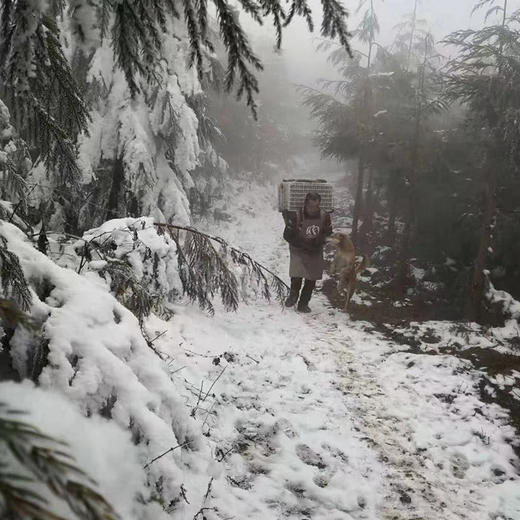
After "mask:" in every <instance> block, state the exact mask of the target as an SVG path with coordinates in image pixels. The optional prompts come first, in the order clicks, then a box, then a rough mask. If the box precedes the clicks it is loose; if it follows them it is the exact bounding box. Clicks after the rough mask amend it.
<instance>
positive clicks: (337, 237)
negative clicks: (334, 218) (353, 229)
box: [326, 233, 349, 247]
mask: <svg viewBox="0 0 520 520" xmlns="http://www.w3.org/2000/svg"><path fill="white" fill-rule="evenodd" d="M326 240H327V242H328V243H329V244H333V245H335V246H338V247H341V246H344V245H346V244H347V242H348V240H349V238H348V235H346V234H345V233H332V235H330V236H328V237H327V239H326Z"/></svg>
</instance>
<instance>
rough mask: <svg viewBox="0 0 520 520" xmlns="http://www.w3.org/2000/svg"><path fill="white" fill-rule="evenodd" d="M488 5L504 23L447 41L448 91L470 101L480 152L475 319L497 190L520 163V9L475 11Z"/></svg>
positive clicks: (495, 5) (498, 6) (504, 6)
mask: <svg viewBox="0 0 520 520" xmlns="http://www.w3.org/2000/svg"><path fill="white" fill-rule="evenodd" d="M484 7H487V8H488V10H487V13H486V19H488V18H489V17H490V16H492V15H494V14H499V15H500V21H499V22H498V23H496V24H493V25H488V26H486V27H484V28H483V29H479V30H465V31H457V32H455V33H453V34H451V35H450V36H449V37H447V38H446V39H445V42H446V43H448V44H450V45H454V46H456V47H458V49H459V53H458V55H457V56H456V57H455V58H453V59H452V60H451V61H450V63H449V64H448V69H447V76H446V84H447V89H448V93H449V95H450V96H451V98H453V99H457V100H460V101H462V102H464V103H466V104H467V106H468V108H469V113H468V123H469V125H470V127H471V128H473V130H474V132H473V135H474V138H475V139H476V140H477V142H478V144H479V147H480V150H481V152H482V164H483V166H482V169H481V174H482V181H481V182H482V193H483V206H482V209H481V215H482V216H481V219H482V220H481V231H480V239H479V246H478V249H477V253H476V257H475V261H474V267H473V276H472V281H471V284H470V298H469V301H470V304H471V306H470V313H471V315H472V317H474V318H481V317H482V310H483V304H484V295H485V289H486V275H485V269H486V266H487V262H488V259H489V257H490V254H491V252H492V240H493V236H494V235H495V232H496V221H497V192H498V191H500V188H501V187H502V186H504V184H505V183H506V182H507V181H508V180H509V178H510V177H512V176H514V175H515V174H517V172H518V168H519V166H520V155H519V147H518V142H519V137H520V133H519V127H518V120H519V119H518V116H519V115H520V90H519V80H520V44H519V41H520V29H519V23H520V12H518V11H517V12H513V13H509V12H508V2H507V0H503V1H500V2H498V1H494V0H483V1H480V2H478V3H477V4H476V6H475V10H478V9H482V8H484Z"/></svg>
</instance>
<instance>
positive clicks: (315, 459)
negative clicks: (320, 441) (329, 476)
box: [296, 444, 327, 469]
mask: <svg viewBox="0 0 520 520" xmlns="http://www.w3.org/2000/svg"><path fill="white" fill-rule="evenodd" d="M296 455H297V456H298V458H299V459H300V460H301V461H302V462H303V463H304V464H307V465H309V466H316V467H317V468H319V469H323V468H325V467H327V464H325V462H324V460H323V458H322V456H321V455H320V454H319V453H316V452H315V451H314V450H312V449H311V448H309V446H307V445H306V444H298V446H296Z"/></svg>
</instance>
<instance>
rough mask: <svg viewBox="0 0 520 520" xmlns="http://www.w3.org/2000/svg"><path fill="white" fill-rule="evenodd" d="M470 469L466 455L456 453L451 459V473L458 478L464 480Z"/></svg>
mask: <svg viewBox="0 0 520 520" xmlns="http://www.w3.org/2000/svg"><path fill="white" fill-rule="evenodd" d="M468 469H469V462H468V459H467V458H466V456H465V455H463V454H462V453H456V454H455V455H452V457H451V472H452V473H453V476H454V477H456V478H460V479H462V478H464V477H465V476H466V471H468Z"/></svg>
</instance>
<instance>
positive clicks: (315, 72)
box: [241, 0, 520, 86]
mask: <svg viewBox="0 0 520 520" xmlns="http://www.w3.org/2000/svg"><path fill="white" fill-rule="evenodd" d="M374 2H375V6H376V10H377V14H378V17H379V24H380V26H381V33H380V35H379V37H378V41H379V42H380V43H381V44H383V45H386V44H389V43H390V42H391V41H392V40H393V37H394V36H395V25H396V24H398V23H399V22H400V21H402V19H403V17H404V16H405V15H406V14H408V13H410V12H411V11H412V9H413V0H384V1H383V0H374ZM309 4H310V5H311V6H312V9H313V18H314V21H315V30H314V33H313V34H311V33H309V32H308V30H307V26H306V24H305V23H304V22H303V21H302V20H294V21H293V23H292V25H291V26H290V27H289V28H287V30H286V32H285V33H284V41H283V54H284V56H285V58H286V61H287V63H288V68H289V76H290V78H291V81H293V82H295V83H303V84H306V85H312V86H314V85H315V83H316V80H317V79H319V78H323V77H335V73H334V71H333V70H332V69H331V68H330V66H329V65H328V64H327V63H326V54H324V53H318V52H316V51H315V47H316V37H319V28H320V24H321V7H320V6H321V2H320V0H309ZM343 4H344V5H345V6H346V7H347V9H348V10H349V11H350V13H351V16H350V17H349V20H348V27H349V29H351V30H353V29H355V27H356V26H357V22H358V20H359V15H357V16H356V15H355V14H354V13H355V10H356V7H357V5H358V0H343ZM474 5H475V0H420V5H419V9H418V17H419V18H422V19H425V20H426V21H427V22H428V24H429V28H430V30H431V32H432V33H433V34H434V36H435V38H436V40H438V41H439V40H442V38H443V37H445V36H446V35H447V34H449V33H450V32H452V31H455V30H458V29H466V28H469V27H472V28H476V27H478V26H480V25H482V23H483V12H482V13H476V14H474V15H473V16H471V11H472V9H473V6H474ZM510 6H511V7H510V8H511V9H518V8H520V0H512V1H510ZM241 19H242V23H244V25H245V26H246V28H247V29H248V31H249V32H252V33H253V34H255V35H258V36H260V35H262V36H263V38H265V37H266V36H268V37H269V38H270V39H271V40H272V41H273V44H274V32H273V31H272V29H267V27H268V26H269V25H270V21H269V20H266V22H265V26H264V28H263V29H260V30H259V29H258V28H257V27H254V26H253V24H251V23H250V22H248V21H247V20H246V19H245V18H243V17H241ZM352 46H353V48H356V47H357V48H360V44H359V43H358V42H357V41H356V40H353V41H352ZM439 50H440V52H441V53H443V54H445V53H448V52H449V50H447V49H445V48H443V47H442V46H441V47H440V48H439ZM263 58H264V60H265V61H266V62H267V63H268V61H269V56H263ZM267 63H266V64H267Z"/></svg>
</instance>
